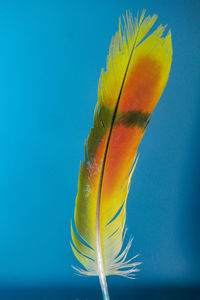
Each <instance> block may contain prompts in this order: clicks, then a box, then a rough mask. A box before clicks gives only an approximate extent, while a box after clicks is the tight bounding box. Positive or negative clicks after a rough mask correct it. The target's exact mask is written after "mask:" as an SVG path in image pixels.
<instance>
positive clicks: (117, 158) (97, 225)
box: [71, 11, 172, 300]
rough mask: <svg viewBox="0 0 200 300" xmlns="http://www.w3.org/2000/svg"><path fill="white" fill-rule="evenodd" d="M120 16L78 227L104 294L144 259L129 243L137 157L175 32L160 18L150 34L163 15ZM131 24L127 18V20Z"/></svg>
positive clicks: (80, 247) (79, 251)
mask: <svg viewBox="0 0 200 300" xmlns="http://www.w3.org/2000/svg"><path fill="white" fill-rule="evenodd" d="M144 15H145V11H143V12H142V14H141V16H140V18H138V17H137V18H135V20H134V21H133V20H132V16H131V14H130V13H127V14H126V17H123V22H121V20H120V22H119V31H118V32H117V33H116V34H115V36H114V38H113V39H112V42H111V45H110V50H109V55H108V58H107V68H106V71H104V70H103V69H102V72H101V76H100V80H99V87H98V103H97V106H96V109H95V112H94V126H93V128H92V129H91V131H90V134H89V136H88V139H87V143H86V145H85V161H84V162H83V163H81V166H80V174H79V182H78V194H77V198H76V205H75V217H74V219H75V226H74V228H73V226H72V227H71V236H72V243H71V246H72V250H73V252H74V255H75V256H76V258H77V259H78V260H79V262H80V263H81V264H82V265H83V268H82V269H81V268H75V269H76V270H77V271H78V272H79V273H80V274H82V275H97V276H99V279H100V284H101V288H102V292H103V297H104V299H106V300H108V299H109V294H108V289H107V283H106V276H107V275H121V276H124V277H130V278H131V277H134V272H136V271H137V270H138V269H137V265H139V263H138V262H134V261H133V259H130V260H127V259H126V257H127V253H128V251H129V249H130V246H131V242H132V241H131V240H130V241H129V242H128V244H127V246H126V247H125V249H124V250H122V245H123V241H124V236H125V231H126V230H125V221H126V199H127V195H128V191H129V186H130V182H131V177H132V174H133V171H134V168H135V166H136V162H137V149H138V146H139V144H140V141H141V139H142V137H143V135H144V132H145V129H146V127H147V125H148V123H149V120H150V116H151V113H152V111H153V110H154V108H155V106H156V104H157V102H158V100H159V98H160V96H161V94H162V92H163V90H164V88H165V85H166V83H167V80H168V76H169V72H170V67H171V60H172V44H171V33H170V31H169V32H168V34H167V35H166V36H165V37H163V32H164V30H165V28H166V26H162V25H160V26H159V27H158V28H157V29H156V30H155V31H154V32H153V33H151V34H150V35H148V36H147V34H148V33H149V31H150V29H151V28H152V26H153V25H154V23H155V21H156V19H157V16H156V15H153V16H152V17H151V16H148V17H146V18H144ZM122 23H123V25H122Z"/></svg>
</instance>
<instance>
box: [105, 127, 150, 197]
mask: <svg viewBox="0 0 200 300" xmlns="http://www.w3.org/2000/svg"><path fill="white" fill-rule="evenodd" d="M143 134H144V129H140V128H138V127H137V126H134V127H126V126H124V125H123V124H122V123H121V124H118V125H115V126H114V127H113V131H112V135H111V139H110V143H109V149H108V153H107V159H106V165H105V170H104V178H103V189H102V198H103V199H104V198H106V199H107V198H108V197H109V196H110V195H111V194H113V193H115V192H117V191H118V190H119V189H120V188H121V187H122V185H123V184H124V181H125V180H126V178H127V177H128V175H129V173H130V170H131V168H132V165H133V162H134V159H135V156H136V153H137V148H138V146H139V143H140V141H141V139H142V136H143Z"/></svg>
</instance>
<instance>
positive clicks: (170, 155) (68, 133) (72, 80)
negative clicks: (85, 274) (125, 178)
mask: <svg viewBox="0 0 200 300" xmlns="http://www.w3.org/2000/svg"><path fill="white" fill-rule="evenodd" d="M143 8H146V9H147V13H150V14H153V13H156V14H158V16H159V19H158V22H157V24H159V23H162V24H166V23H167V24H169V27H170V28H171V29H172V38H173V50H174V55H173V64H172V69H171V74H170V78H169V81H168V84H167V87H166V89H165V92H164V94H163V96H162V98H161V100H160V102H159V104H158V106H157V108H156V110H155V112H154V114H153V118H152V121H151V123H150V125H149V127H148V130H147V132H146V134H145V137H144V139H143V141H142V144H141V146H140V150H139V152H140V154H141V155H140V159H139V162H138V165H137V168H136V171H135V174H134V176H133V183H132V186H131V190H130V194H129V199H128V207H127V225H128V229H129V230H128V235H130V234H132V235H133V236H134V244H133V247H132V249H131V251H130V255H135V254H137V253H140V254H141V255H140V260H141V261H142V262H143V265H142V270H141V272H140V273H139V274H138V276H137V278H138V279H137V280H136V281H134V282H133V281H128V280H125V279H121V278H113V279H112V278H111V279H109V283H111V284H113V285H114V286H115V285H117V286H119V285H122V286H124V285H126V286H128V285H131V286H135V285H138V284H141V285H146V284H174V285H198V284H199V283H200V274H199V270H200V259H199V252H200V217H199V213H200V202H199V201H200V197H199V176H200V171H199V167H200V159H199V150H200V141H199V137H200V136H199V110H200V88H199V79H200V76H199V75H200V71H199V67H200V39H199V32H200V2H199V1H198V0H196V1H195V0H193V1H189V0H182V1H178V0H173V1H171V0H170V1H164V0H163V1H153V0H151V1H150V0H149V1H145V0H138V1H135V0H134V1H130V0H123V1H119V0H118V1H117V0H116V1H114V0H113V1H109V0H108V1H105V0H104V1H81V0H77V1H50V0H49V1H14V0H13V1H9V0H8V1H0V45H1V46H0V285H1V286H5V285H6V286H9V285H10V286H12V285H19V286H20V285H21V286H26V285H51V284H52V285H53V284H63V285H66V286H67V285H71V286H73V285H74V287H76V288H77V287H79V286H81V285H82V286H83V285H88V284H91V285H93V286H94V287H95V288H98V289H99V285H98V280H97V278H80V277H76V276H75V275H74V272H73V270H72V269H71V265H72V264H73V265H75V264H76V260H75V258H74V257H73V254H72V251H71V249H70V245H69V241H70V220H71V219H72V218H73V210H74V203H75V197H76V192H77V182H78V173H79V165H80V160H83V159H84V141H85V139H86V137H87V135H88V133H89V130H90V128H91V126H92V120H93V111H94V107H95V104H96V101H97V85H98V79H99V75H100V71H101V68H102V67H105V64H106V56H107V54H108V49H109V44H110V40H111V37H112V36H113V35H114V33H115V32H116V31H117V29H118V20H119V16H120V15H121V14H122V13H125V11H126V9H130V11H131V12H132V13H133V15H136V14H137V11H138V10H139V11H140V12H141V11H142V9H143ZM74 291H75V288H74ZM9 299H11V298H9ZM27 299H28V298H27Z"/></svg>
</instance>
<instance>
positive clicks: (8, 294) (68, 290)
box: [0, 286, 200, 300]
mask: <svg viewBox="0 0 200 300" xmlns="http://www.w3.org/2000/svg"><path fill="white" fill-rule="evenodd" d="M110 296H111V299H115V300H117V299H119V300H120V299H134V300H142V299H145V300H146V299H148V300H157V299H158V300H160V299H161V300H175V299H176V300H177V299H181V300H193V299H195V300H197V299H200V288H198V287H190V288H189V287H175V286H169V287H167V286H165V287H164V286H152V287H145V286H144V287H133V288H130V287H128V288H116V287H114V286H113V287H112V286H111V287H110ZM0 299H3V300H18V299H20V300H23V299H29V300H61V299H63V300H64V299H65V300H66V299H67V300H72V299H73V300H86V299H87V300H94V299H102V296H101V293H100V290H99V289H98V290H96V289H95V288H94V287H84V288H75V287H54V288H52V287H51V288H48V287H36V288H34V287H31V288H28V287H26V288H20V287H16V288H9V289H8V288H7V289H6V288H2V289H0Z"/></svg>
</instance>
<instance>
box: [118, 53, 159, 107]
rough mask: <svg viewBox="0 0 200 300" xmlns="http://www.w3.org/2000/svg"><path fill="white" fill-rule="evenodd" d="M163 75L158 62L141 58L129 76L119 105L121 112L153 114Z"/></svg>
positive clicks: (148, 58)
mask: <svg viewBox="0 0 200 300" xmlns="http://www.w3.org/2000/svg"><path fill="white" fill-rule="evenodd" d="M160 74H161V66H160V64H159V63H158V61H156V60H154V59H152V58H150V57H144V58H140V59H139V60H138V62H136V64H134V65H133V67H132V68H131V67H130V71H129V72H128V74H127V80H126V82H125V84H124V88H123V92H122V95H121V99H120V103H119V111H120V112H127V111H131V110H135V111H137V110H141V111H143V112H148V113H151V112H152V111H153V109H154V107H155V106H156V104H157V102H158V100H159V97H158V96H157V88H158V83H159V79H160Z"/></svg>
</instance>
